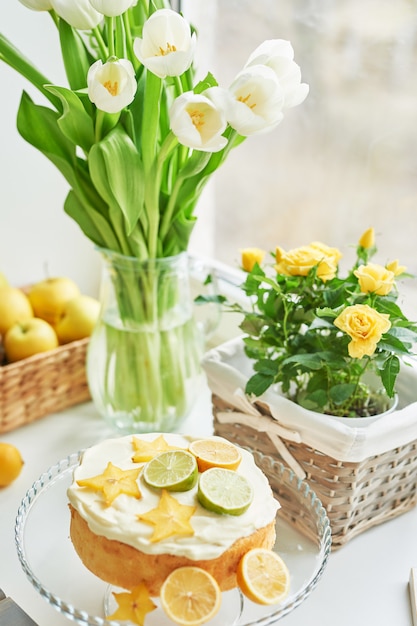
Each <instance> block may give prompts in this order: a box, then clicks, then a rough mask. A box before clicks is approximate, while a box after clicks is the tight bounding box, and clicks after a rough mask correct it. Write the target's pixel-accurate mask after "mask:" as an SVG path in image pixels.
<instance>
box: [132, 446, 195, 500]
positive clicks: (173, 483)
mask: <svg viewBox="0 0 417 626" xmlns="http://www.w3.org/2000/svg"><path fill="white" fill-rule="evenodd" d="M197 477H198V467H197V461H196V459H195V457H194V455H192V454H191V453H190V452H187V451H186V450H169V451H167V452H161V454H158V455H157V456H155V457H154V458H153V459H151V460H150V461H149V462H148V463H147V464H146V465H145V467H144V469H143V478H144V479H145V482H146V483H147V484H148V485H149V486H150V487H155V488H156V489H167V490H168V491H188V490H189V489H192V487H194V485H195V484H196V482H197Z"/></svg>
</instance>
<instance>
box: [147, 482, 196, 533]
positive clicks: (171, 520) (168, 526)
mask: <svg viewBox="0 0 417 626" xmlns="http://www.w3.org/2000/svg"><path fill="white" fill-rule="evenodd" d="M196 508H197V507H195V506H189V505H188V504H181V503H180V502H178V500H177V499H176V498H174V497H173V496H171V494H170V493H169V491H167V490H166V489H163V490H162V493H161V498H160V500H159V504H158V506H157V507H156V508H155V509H152V510H150V511H148V512H147V513H143V514H142V515H138V519H139V520H141V521H142V522H145V523H146V524H152V525H153V526H155V529H154V532H153V535H152V537H151V541H152V543H155V542H157V541H161V540H162V539H166V538H167V537H171V536H172V535H193V534H194V529H193V527H192V526H191V523H190V519H191V517H192V516H193V515H194V513H195V511H196Z"/></svg>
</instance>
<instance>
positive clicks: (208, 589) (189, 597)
mask: <svg viewBox="0 0 417 626" xmlns="http://www.w3.org/2000/svg"><path fill="white" fill-rule="evenodd" d="M160 600H161V606H162V608H163V610H164V611H165V613H166V614H167V616H168V617H169V618H170V619H172V620H173V621H174V622H175V623H176V624H180V626H198V625H199V624H204V623H205V622H208V621H209V620H210V619H211V618H212V617H214V616H215V615H216V613H217V612H218V610H219V609H220V603H221V591H220V587H219V585H218V583H217V582H216V580H215V579H214V578H213V576H212V575H211V574H209V573H208V572H206V571H205V570H203V569H201V568H200V567H179V568H178V569H175V570H174V571H173V572H171V574H170V575H169V576H168V578H167V579H166V580H165V582H164V584H163V585H162V587H161V593H160Z"/></svg>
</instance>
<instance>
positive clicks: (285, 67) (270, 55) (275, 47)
mask: <svg viewBox="0 0 417 626" xmlns="http://www.w3.org/2000/svg"><path fill="white" fill-rule="evenodd" d="M293 59H294V50H293V47H292V45H291V43H290V42H289V41H285V40H284V39H269V40H267V41H264V42H263V43H261V45H260V46H258V47H257V48H256V50H254V51H253V52H252V54H251V55H250V57H249V59H248V61H247V63H246V65H245V67H251V66H253V65H265V66H267V67H270V68H271V69H272V70H273V71H274V72H275V74H276V76H277V78H278V79H279V81H280V83H281V86H282V88H283V90H284V94H285V102H284V108H290V107H294V106H297V105H298V104H301V102H303V100H305V98H306V97H307V94H308V91H309V86H308V85H307V84H306V83H302V82H301V70H300V67H299V66H298V65H297V63H295V62H294V60H293Z"/></svg>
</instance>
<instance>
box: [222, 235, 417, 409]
mask: <svg viewBox="0 0 417 626" xmlns="http://www.w3.org/2000/svg"><path fill="white" fill-rule="evenodd" d="M376 252H377V249H376V246H375V235H374V230H373V229H372V228H371V229H369V230H367V231H366V232H365V233H364V234H363V235H362V237H361V238H360V240H359V243H358V245H357V248H356V259H355V262H354V264H353V266H352V267H351V269H349V271H348V272H347V274H346V275H345V276H341V275H340V272H339V261H340V259H341V257H342V254H341V252H340V251H339V250H338V249H336V248H332V247H329V246H327V245H324V244H323V243H320V242H313V243H311V244H309V245H306V246H302V247H300V248H295V249H293V250H289V251H285V250H283V249H282V248H281V247H279V246H278V247H277V249H276V251H275V253H273V254H271V257H270V262H269V263H268V261H265V259H266V258H267V257H266V255H265V252H264V251H262V250H259V249H246V250H244V251H243V252H242V267H243V269H245V270H246V271H247V277H246V280H245V282H244V284H243V286H242V289H243V292H244V294H245V295H246V296H247V298H248V302H249V303H250V306H245V305H242V304H240V303H232V304H228V307H227V308H228V309H229V310H233V311H237V312H239V313H241V314H242V315H243V321H242V323H241V326H240V328H241V330H242V331H243V333H244V336H243V342H244V351H245V354H246V355H247V357H248V358H249V359H250V360H251V361H252V362H253V369H254V373H253V375H252V376H251V377H250V378H249V379H248V381H247V384H246V389H245V391H246V393H247V394H248V395H249V396H257V397H259V396H261V395H262V394H263V393H264V392H265V391H266V390H267V389H269V388H270V387H272V386H274V385H279V388H280V390H281V392H282V393H283V394H284V395H286V396H287V397H289V398H290V399H291V400H293V401H294V402H296V403H297V404H299V405H300V406H302V407H304V408H306V409H310V410H313V411H317V412H320V413H327V414H331V415H336V416H340V417H367V416H370V415H375V414H379V413H381V412H383V411H385V410H386V409H387V408H388V407H389V406H390V402H391V400H392V398H393V397H394V394H395V383H396V379H397V375H398V373H399V371H400V366H401V364H402V363H403V357H407V356H410V355H411V354H412V349H413V344H414V343H415V342H416V340H417V324H416V323H415V322H412V321H410V320H408V319H407V317H406V316H405V315H404V313H403V312H402V310H401V308H400V307H399V305H398V302H397V299H398V289H397V286H396V280H397V278H398V277H399V276H403V277H404V276H406V268H405V267H404V266H401V265H399V263H398V261H397V260H395V261H393V262H391V263H388V264H387V265H385V266H384V265H380V264H377V263H374V262H372V261H371V259H372V258H373V256H374V255H375V254H376Z"/></svg>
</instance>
